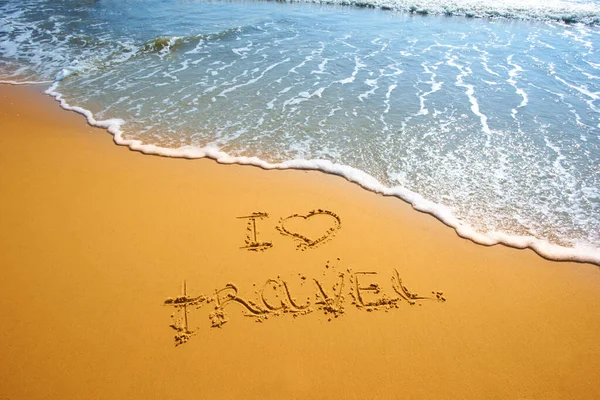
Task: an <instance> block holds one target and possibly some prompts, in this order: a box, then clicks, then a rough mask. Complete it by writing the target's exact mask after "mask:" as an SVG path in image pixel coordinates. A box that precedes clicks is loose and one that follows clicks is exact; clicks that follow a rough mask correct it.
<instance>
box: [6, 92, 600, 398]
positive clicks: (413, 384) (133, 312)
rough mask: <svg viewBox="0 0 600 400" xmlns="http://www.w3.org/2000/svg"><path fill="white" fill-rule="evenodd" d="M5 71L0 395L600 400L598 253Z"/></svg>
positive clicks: (51, 396) (599, 272) (36, 396)
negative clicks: (175, 151) (192, 149)
mask: <svg viewBox="0 0 600 400" xmlns="http://www.w3.org/2000/svg"><path fill="white" fill-rule="evenodd" d="M42 91H43V89H42V88H40V87H32V86H20V87H17V86H9V85H2V86H0V101H1V108H0V115H1V117H0V144H1V147H2V153H1V155H0V188H1V189H0V190H1V192H0V213H1V216H0V265H1V268H0V271H1V272H0V276H1V279H0V291H1V293H2V296H1V300H0V316H1V321H2V324H1V325H2V329H0V343H1V345H0V359H1V360H2V361H1V362H0V399H3V400H18V399H28V400H34V399H190V398H194V399H240V398H244V399H365V398H370V399H394V398H397V399H434V398H435V399H540V400H541V399H543V400H550V399H597V398H598V397H597V396H598V393H599V392H600V379H599V378H598V371H599V370H600V341H598V337H599V332H600V306H599V304H600V269H599V267H598V266H596V265H591V264H582V263H570V262H553V261H548V260H545V259H543V258H541V257H540V256H538V255H537V254H536V253H534V252H533V251H531V250H516V249H512V248H509V247H505V246H501V245H497V246H492V247H485V246H481V245H476V244H474V243H472V242H471V241H469V240H466V239H463V238H460V237H459V236H458V235H457V234H456V233H455V231H454V230H453V229H451V228H448V227H446V226H445V225H443V224H442V223H441V222H439V221H438V220H436V219H435V218H433V217H431V216H429V215H427V214H423V213H419V212H417V211H415V210H413V209H412V208H411V207H410V205H408V204H406V203H404V202H403V201H401V200H399V199H397V198H390V197H384V196H380V195H376V194H373V193H371V192H368V191H366V190H364V189H362V188H360V187H359V186H357V185H355V184H352V183H349V182H347V181H345V180H344V179H342V178H340V177H335V176H330V175H326V174H323V173H318V172H305V171H295V170H286V171H264V170H262V169H260V168H256V167H248V166H238V165H219V164H217V163H216V162H214V161H211V160H185V159H170V158H164V157H157V156H147V155H143V154H140V153H136V152H132V151H130V150H129V149H128V148H125V147H121V146H117V145H115V144H114V143H113V141H112V137H111V135H110V134H108V133H107V132H106V131H104V130H101V129H97V128H93V127H90V126H88V125H87V124H86V121H85V119H84V118H83V117H82V116H80V115H78V114H76V113H73V112H67V111H64V110H62V109H61V108H60V107H59V105H58V103H57V102H55V101H54V100H53V99H52V98H51V97H49V96H45V95H43V94H42Z"/></svg>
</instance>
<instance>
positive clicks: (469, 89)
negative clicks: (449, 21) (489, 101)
mask: <svg viewBox="0 0 600 400" xmlns="http://www.w3.org/2000/svg"><path fill="white" fill-rule="evenodd" d="M455 60H456V57H455V56H453V57H450V58H448V61H447V64H448V65H450V66H452V67H455V68H457V69H458V70H459V72H460V73H459V74H458V75H457V76H456V83H455V85H456V86H459V87H463V88H465V94H466V95H467V98H468V99H469V102H470V103H471V112H472V113H473V114H475V115H477V116H478V117H479V120H480V121H481V129H482V130H483V132H484V133H485V134H486V135H487V136H488V145H489V138H490V136H491V135H492V131H491V130H490V127H489V126H488V123H487V120H488V118H487V116H486V115H485V114H484V113H482V112H481V111H480V110H479V102H478V101H477V98H476V97H475V87H474V86H473V85H471V84H467V83H464V80H463V78H464V77H466V76H468V75H471V74H472V70H471V68H470V67H463V66H461V65H458V64H457V63H456V62H455Z"/></svg>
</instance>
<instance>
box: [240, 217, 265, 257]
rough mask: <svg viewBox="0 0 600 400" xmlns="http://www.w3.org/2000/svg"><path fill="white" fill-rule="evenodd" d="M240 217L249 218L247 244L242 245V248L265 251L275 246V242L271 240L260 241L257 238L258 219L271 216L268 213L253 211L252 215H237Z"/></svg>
mask: <svg viewBox="0 0 600 400" xmlns="http://www.w3.org/2000/svg"><path fill="white" fill-rule="evenodd" d="M237 218H238V219H247V220H248V224H247V226H246V240H245V243H246V245H245V246H242V247H240V248H241V249H247V250H249V251H265V250H267V249H269V248H271V247H273V243H271V242H259V241H258V238H257V234H258V231H257V230H256V220H257V219H263V218H269V214H268V213H263V212H253V213H252V214H250V215H246V216H243V217H237Z"/></svg>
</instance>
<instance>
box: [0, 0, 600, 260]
mask: <svg viewBox="0 0 600 400" xmlns="http://www.w3.org/2000/svg"><path fill="white" fill-rule="evenodd" d="M513 2H514V1H513ZM55 3H56V2H49V1H24V2H19V3H13V2H7V1H0V10H1V14H2V15H3V17H2V19H1V22H0V70H2V71H3V75H2V76H0V79H2V80H6V81H14V82H28V81H47V82H48V84H49V85H50V84H52V87H51V90H50V92H51V93H52V94H54V95H56V96H59V95H60V96H62V99H63V101H64V102H65V106H66V103H68V104H69V105H71V106H77V107H81V108H82V109H80V110H79V111H83V109H85V110H89V111H90V112H91V113H93V119H94V120H95V121H100V120H112V121H110V122H108V123H106V124H105V125H106V126H112V127H113V128H112V132H113V133H114V134H116V135H117V141H118V142H121V143H126V144H130V145H132V146H133V147H135V148H141V149H145V150H146V151H148V152H154V153H159V154H167V155H171V156H191V157H197V156H211V157H213V158H217V159H219V160H220V161H221V162H241V163H253V164H257V165H262V166H265V167H277V168H282V167H300V168H314V169H323V170H326V171H328V172H333V173H338V174H340V175H344V176H346V177H347V178H348V179H350V180H353V181H356V182H358V183H359V184H362V185H363V186H365V187H367V188H369V189H371V190H375V191H379V192H383V193H386V194H391V195H397V196H399V197H402V198H404V199H406V200H408V201H410V202H411V203H413V205H414V206H415V207H416V208H418V209H423V210H425V211H427V212H431V213H433V214H435V215H437V216H438V217H439V218H440V219H442V220H443V221H444V222H446V223H448V224H449V225H452V226H454V227H455V228H457V230H458V232H459V233H460V234H461V235H463V236H467V237H471V238H472V239H474V240H475V241H478V242H481V243H487V244H491V243H495V242H498V241H501V242H504V243H507V244H510V245H513V246H517V247H526V246H532V247H534V248H535V249H536V250H537V251H538V252H540V253H541V254H543V255H545V256H547V257H551V258H557V259H580V260H588V261H593V262H597V263H600V137H599V132H600V55H599V54H600V53H598V51H597V49H598V47H600V29H599V28H598V27H597V26H595V25H584V24H573V25H565V24H563V23H559V22H555V21H543V20H540V21H523V20H520V19H506V18H501V19H487V18H486V19H475V18H462V17H444V16H432V15H428V16H421V15H416V14H415V13H412V14H411V13H394V12H385V11H381V10H367V9H356V8H351V7H341V6H320V5H312V4H280V3H261V2H206V1H171V2H163V1H144V2H141V1H65V2H60V3H59V4H55ZM562 3H563V4H564V2H562ZM581 3H582V2H578V4H581ZM490 4H491V3H490ZM585 4H587V6H589V7H596V6H597V4H598V3H595V2H590V3H585ZM599 9H600V7H599ZM530 14H531V13H530ZM547 14H549V12H547V13H546V15H547ZM586 15H587V14H586ZM583 17H584V15H583V14H582V17H581V18H582V19H583ZM544 18H545V17H543V16H540V18H539V19H544ZM88 117H89V118H92V116H91V115H88ZM119 120H122V121H119ZM149 146H151V147H149Z"/></svg>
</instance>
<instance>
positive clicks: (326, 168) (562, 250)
mask: <svg viewBox="0 0 600 400" xmlns="http://www.w3.org/2000/svg"><path fill="white" fill-rule="evenodd" d="M66 76H68V75H66ZM59 84H60V81H58V82H54V83H53V84H52V85H51V86H50V87H49V88H48V89H47V90H45V91H44V93H45V94H47V95H49V96H51V97H53V98H54V99H55V100H56V101H57V102H58V103H59V104H60V106H61V107H62V108H63V109H64V110H66V111H73V112H75V113H77V114H80V115H82V116H83V117H84V118H85V119H86V120H87V123H88V124H89V125H91V126H94V127H97V128H101V129H105V130H106V131H108V132H109V133H110V134H111V135H112V136H113V140H114V142H115V143H116V144H117V145H119V146H125V147H128V148H129V149H130V150H132V151H136V152H140V153H142V154H145V155H156V156H161V157H168V158H185V159H190V160H194V159H203V158H207V159H210V160H212V161H216V162H217V163H219V164H223V165H230V164H236V165H242V166H244V165H249V166H255V167H259V168H261V169H263V170H267V171H268V170H287V169H293V170H300V171H316V172H321V173H325V174H329V175H334V176H338V177H341V178H344V179H345V180H347V181H348V182H350V183H353V184H356V185H358V186H360V187H361V188H362V189H365V190H367V191H370V192H373V193H375V194H378V195H384V196H387V197H392V198H397V199H399V200H400V201H402V202H404V203H406V204H409V205H410V206H411V207H412V208H413V209H414V210H416V211H419V212H421V213H425V214H429V215H431V216H432V217H434V218H436V219H437V220H438V221H439V222H441V223H443V224H444V225H446V226H448V227H450V228H452V229H453V230H454V231H455V232H456V234H457V235H458V236H460V237H461V238H464V239H467V240H470V241H472V242H473V243H475V244H478V245H483V246H495V245H498V244H501V245H504V246H508V247H512V248H515V249H531V250H533V251H534V252H536V253H537V254H538V255H539V256H541V257H543V258H545V259H547V260H550V261H558V262H562V261H572V262H578V263H584V264H585V263H591V264H595V265H597V266H600V249H597V248H594V247H589V246H577V247H565V246H560V245H557V244H552V243H549V242H547V241H545V240H542V239H538V238H536V237H533V236H515V235H509V234H506V233H503V232H496V231H492V232H486V233H482V232H479V231H477V230H476V229H474V228H473V227H471V226H469V225H464V224H462V223H461V222H460V221H459V219H458V218H457V217H455V216H454V215H453V214H452V212H451V211H450V210H449V209H447V208H446V207H445V206H443V205H440V204H437V203H434V202H432V201H430V200H427V199H424V198H423V197H422V196H421V195H419V194H418V193H414V192H412V191H410V190H408V189H405V188H402V187H391V188H390V187H387V186H384V185H383V184H381V183H380V182H379V181H377V179H375V178H374V177H372V176H371V175H369V174H368V173H366V172H364V171H362V170H359V169H356V168H353V167H350V166H347V165H341V164H334V163H331V162H330V161H327V160H303V159H302V160H291V161H285V162H282V163H278V164H272V163H269V162H266V161H263V160H261V159H259V158H257V157H245V156H244V157H234V156H230V155H229V154H227V153H224V152H222V151H220V150H218V149H212V148H209V147H203V148H197V147H191V146H185V147H181V148H176V149H172V148H163V147H159V146H156V145H151V144H144V143H142V142H141V141H140V140H132V139H124V138H123V131H121V129H120V127H121V125H123V124H124V123H125V121H123V120H121V119H109V120H100V121H99V120H96V119H95V117H94V115H93V113H92V112H91V111H89V110H87V109H84V108H81V107H78V106H71V105H70V104H69V103H67V102H66V100H64V99H63V95H62V94H61V93H60V92H58V91H57V88H58V85H59Z"/></svg>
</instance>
